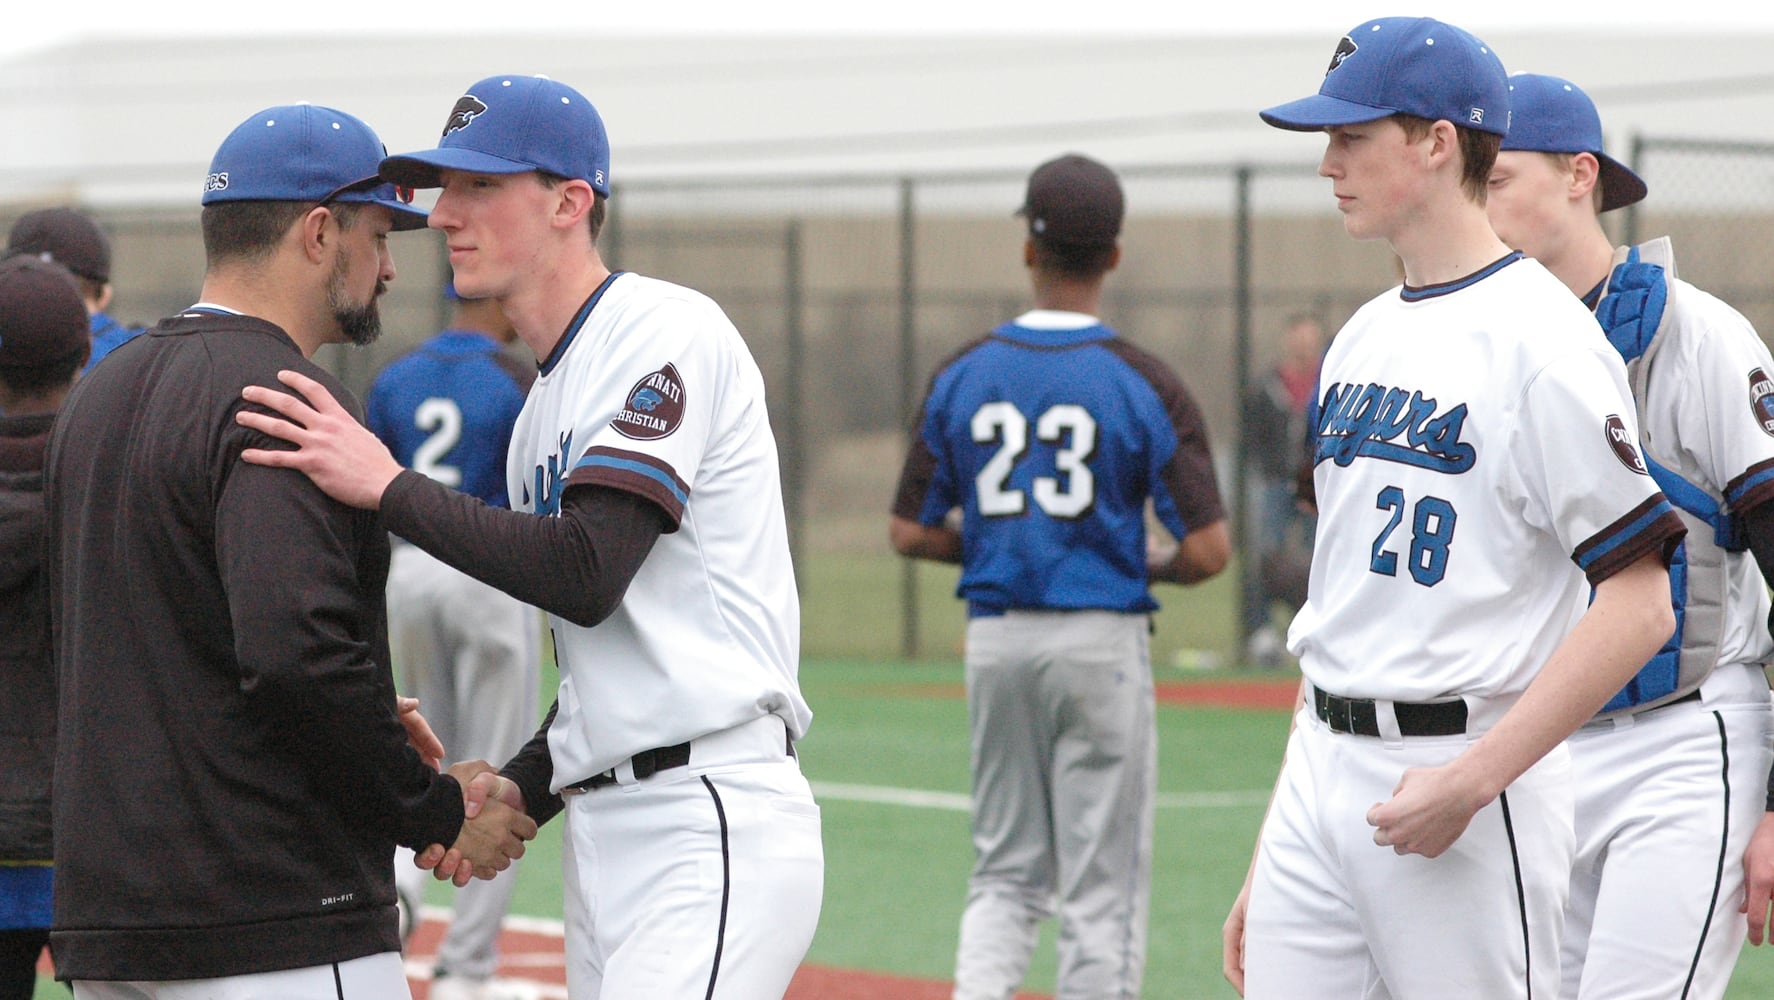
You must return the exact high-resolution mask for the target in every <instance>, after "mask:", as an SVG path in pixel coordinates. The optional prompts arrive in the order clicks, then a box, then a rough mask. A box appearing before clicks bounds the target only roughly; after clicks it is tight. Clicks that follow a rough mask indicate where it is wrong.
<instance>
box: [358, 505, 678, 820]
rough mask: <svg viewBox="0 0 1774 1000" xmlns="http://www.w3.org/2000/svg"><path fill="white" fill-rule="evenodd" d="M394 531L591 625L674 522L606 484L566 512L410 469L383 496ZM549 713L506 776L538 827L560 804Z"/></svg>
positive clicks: (606, 612)
mask: <svg viewBox="0 0 1774 1000" xmlns="http://www.w3.org/2000/svg"><path fill="white" fill-rule="evenodd" d="M382 521H383V523H384V524H385V525H387V527H388V530H390V531H392V532H394V533H395V534H396V535H399V536H400V537H402V538H404V539H406V540H407V541H409V542H412V543H413V544H414V545H417V546H419V547H420V548H422V549H424V550H425V551H427V552H429V553H431V554H432V555H434V556H436V557H437V558H438V559H439V560H441V561H442V562H445V563H448V564H449V565H451V566H454V567H455V568H456V569H459V570H461V571H462V572H464V573H467V574H468V575H469V576H472V577H474V578H476V579H478V580H481V581H483V582H485V583H488V584H490V585H492V586H494V587H497V588H499V589H500V590H503V591H505V592H506V593H508V594H510V595H511V596H513V597H515V598H517V599H518V600H520V601H523V602H524V603H526V604H533V605H535V606H536V607H539V608H541V609H543V610H544V611H547V612H549V613H551V614H555V615H558V616H560V617H561V618H564V619H566V620H567V621H569V622H572V623H573V624H575V625H581V626H584V627H586V628H590V627H592V626H594V625H596V624H598V623H599V622H601V621H603V620H604V619H605V618H608V617H609V616H610V613H611V612H613V611H615V610H616V607H617V605H619V604H621V603H622V596H623V595H624V594H626V593H627V592H628V585H629V583H630V582H631V581H632V580H634V576H635V574H636V573H638V572H640V568H641V563H642V562H644V561H645V560H646V558H647V554H648V553H649V552H651V551H653V543H654V542H655V541H657V540H658V538H659V536H660V535H661V534H664V533H665V532H666V531H667V530H669V529H670V528H671V527H672V525H671V523H670V521H669V519H668V518H667V516H666V513H665V511H663V510H661V509H660V508H659V506H658V505H656V504H654V503H653V502H652V501H651V500H648V499H646V498H644V497H641V496H639V495H638V494H634V493H629V492H628V491H626V490H619V489H613V488H610V487H606V486H571V487H568V489H567V491H566V493H565V494H563V495H562V497H561V513H560V516H559V517H538V516H537V515H534V514H526V513H523V512H521V511H511V510H506V509H504V508H502V507H489V506H487V505H486V504H484V503H482V502H481V501H480V500H479V499H478V498H476V497H472V496H469V495H467V494H465V493H461V492H458V491H456V490H453V489H450V488H449V487H447V486H444V485H442V484H440V483H436V482H433V481H432V480H430V479H428V478H426V477H425V476H423V475H421V474H419V473H417V472H413V471H411V470H408V471H405V472H402V473H401V474H400V475H399V476H398V477H396V478H395V480H394V482H393V483H390V484H389V486H388V489H387V490H386V491H385V492H384V493H383V494H382ZM559 708H560V703H559V702H558V701H557V702H556V703H554V704H553V705H551V706H549V709H548V717H547V718H545V719H543V720H542V725H541V727H540V728H538V729H537V730H536V733H535V735H534V736H531V737H530V740H529V742H528V743H525V744H524V746H523V749H521V750H519V751H518V752H517V755H516V756H514V757H512V759H511V760H510V761H508V762H507V763H506V765H505V766H504V767H503V768H501V769H500V773H501V774H503V775H504V776H505V777H507V778H510V779H511V780H512V781H513V782H515V783H516V784H517V786H518V788H519V789H520V790H521V791H522V792H523V795H524V805H525V808H526V809H527V811H528V812H529V815H530V818H531V819H533V820H535V821H536V822H537V823H538V824H541V823H546V822H548V821H549V820H550V819H552V818H554V816H555V814H556V813H559V812H560V811H561V809H562V802H561V798H560V796H558V795H555V794H552V793H551V792H549V790H548V786H549V784H550V783H552V781H553V780H554V761H553V759H552V758H550V757H549V755H548V728H549V726H551V725H553V723H554V716H555V712H556V711H557V710H558V709H559Z"/></svg>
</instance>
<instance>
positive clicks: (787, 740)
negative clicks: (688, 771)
mask: <svg viewBox="0 0 1774 1000" xmlns="http://www.w3.org/2000/svg"><path fill="white" fill-rule="evenodd" d="M782 742H783V747H784V749H785V751H786V752H787V754H788V756H790V757H793V756H794V755H795V741H794V739H793V738H792V737H790V736H789V735H788V734H787V733H786V732H785V733H783V741H782ZM628 761H629V766H630V767H632V768H633V769H634V780H636V781H645V780H647V779H648V778H651V777H652V776H653V775H655V774H658V773H659V772H660V771H669V770H671V769H672V768H674V767H685V766H687V765H689V763H690V744H688V743H679V744H678V745H677V746H671V747H654V748H653V749H651V750H642V751H641V752H640V753H637V754H635V755H634V756H633V757H630V758H629V759H628ZM615 783H616V769H615V768H613V767H612V768H610V769H609V770H608V771H605V772H603V773H602V774H594V775H592V776H591V777H589V778H586V779H585V780H584V781H575V782H573V783H572V784H570V785H568V786H567V787H566V788H565V789H562V790H563V791H574V792H589V791H591V790H592V789H594V788H603V787H604V786H606V785H614V784H615Z"/></svg>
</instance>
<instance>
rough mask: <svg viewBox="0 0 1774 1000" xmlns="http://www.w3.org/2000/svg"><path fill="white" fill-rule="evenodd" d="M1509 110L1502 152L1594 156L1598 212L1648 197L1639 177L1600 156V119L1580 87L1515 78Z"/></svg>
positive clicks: (1534, 76) (1538, 76) (1539, 77)
mask: <svg viewBox="0 0 1774 1000" xmlns="http://www.w3.org/2000/svg"><path fill="white" fill-rule="evenodd" d="M1509 106H1510V107H1511V108H1512V109H1513V112H1512V114H1511V117H1510V122H1509V134H1508V135H1505V136H1504V137H1503V148H1504V149H1515V150H1523V151H1525V152H1530V153H1590V154H1592V155H1594V157H1595V160H1596V162H1597V163H1599V164H1601V177H1600V183H1601V188H1602V207H1601V210H1602V211H1604V212H1612V211H1613V210H1614V209H1616V208H1625V207H1626V206H1627V205H1631V204H1633V203H1635V202H1639V201H1643V200H1644V197H1645V195H1646V194H1648V193H1649V189H1648V188H1646V187H1645V182H1644V181H1643V180H1642V179H1640V177H1639V175H1637V174H1635V173H1633V172H1632V171H1631V170H1629V169H1627V167H1626V165H1625V164H1623V163H1621V162H1620V161H1618V160H1616V159H1614V158H1613V157H1611V156H1609V155H1607V154H1606V153H1604V152H1602V118H1601V115H1599V114H1597V113H1596V110H1595V102H1594V101H1592V100H1590V99H1589V95H1588V94H1585V93H1584V92H1583V89H1582V88H1581V87H1579V86H1577V85H1576V84H1574V83H1572V82H1571V81H1569V80H1561V79H1559V78H1558V77H1556V76H1546V75H1545V74H1542V73H1517V74H1515V75H1514V76H1511V77H1510V78H1509Z"/></svg>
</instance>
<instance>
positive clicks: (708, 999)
mask: <svg viewBox="0 0 1774 1000" xmlns="http://www.w3.org/2000/svg"><path fill="white" fill-rule="evenodd" d="M702 787H704V788H706V789H708V797H709V798H711V799H713V800H714V804H715V816H716V818H718V819H719V820H720V823H721V920H720V923H719V924H718V925H717V927H718V929H717V930H716V931H715V958H714V962H713V963H712V967H711V968H710V969H709V971H708V992H707V993H706V994H704V998H705V1000H714V995H715V980H717V979H719V978H720V976H721V948H722V947H724V946H725V945H726V943H727V904H728V903H729V902H731V900H732V896H733V856H732V854H731V853H730V851H729V846H730V845H729V844H728V842H727V810H726V808H725V807H723V806H722V805H721V793H720V792H717V791H715V783H714V782H712V781H710V780H708V775H706V774H705V775H703V776H702Z"/></svg>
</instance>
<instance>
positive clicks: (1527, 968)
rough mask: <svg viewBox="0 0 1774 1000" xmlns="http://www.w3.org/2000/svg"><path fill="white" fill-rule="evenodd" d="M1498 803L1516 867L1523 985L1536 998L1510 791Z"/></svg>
mask: <svg viewBox="0 0 1774 1000" xmlns="http://www.w3.org/2000/svg"><path fill="white" fill-rule="evenodd" d="M1497 804H1498V805H1500V806H1501V807H1502V809H1503V836H1504V837H1506V838H1508V840H1509V862H1510V864H1511V865H1513V866H1514V867H1515V902H1516V906H1517V907H1519V908H1520V912H1521V962H1522V969H1523V970H1524V972H1525V973H1526V974H1525V975H1523V976H1522V986H1523V987H1524V988H1525V989H1526V992H1527V997H1528V1000H1534V946H1533V943H1532V939H1531V938H1530V937H1529V936H1528V887H1527V885H1526V884H1525V883H1524V882H1523V881H1522V877H1521V852H1520V851H1518V850H1516V847H1515V821H1514V820H1513V819H1511V818H1510V816H1509V792H1508V791H1504V792H1503V793H1502V794H1500V795H1498V796H1497Z"/></svg>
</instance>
